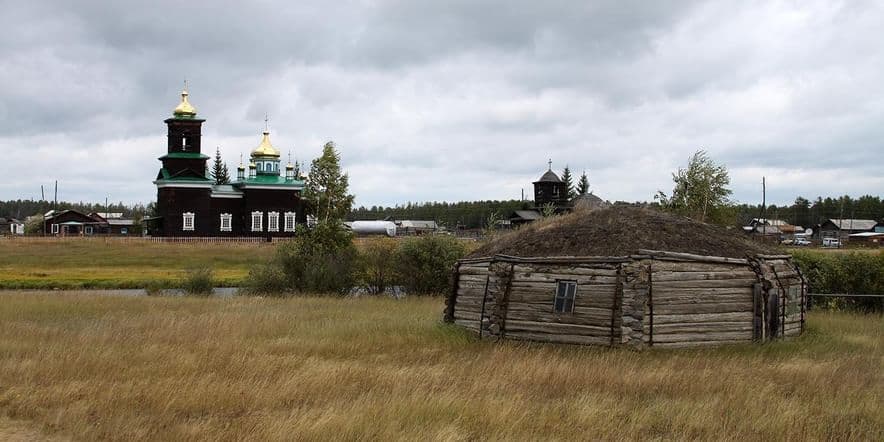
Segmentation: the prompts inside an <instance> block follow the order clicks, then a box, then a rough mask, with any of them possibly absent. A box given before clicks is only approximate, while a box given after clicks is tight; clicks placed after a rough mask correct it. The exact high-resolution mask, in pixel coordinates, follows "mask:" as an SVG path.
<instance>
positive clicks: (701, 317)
mask: <svg viewBox="0 0 884 442" xmlns="http://www.w3.org/2000/svg"><path fill="white" fill-rule="evenodd" d="M752 316H753V313H752V311H748V312H733V313H695V314H668V315H658V314H657V312H654V326H655V327H656V326H657V325H658V324H672V323H685V322H731V321H746V322H749V323H751V322H752Z"/></svg>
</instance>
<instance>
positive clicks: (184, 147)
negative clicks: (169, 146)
mask: <svg viewBox="0 0 884 442" xmlns="http://www.w3.org/2000/svg"><path fill="white" fill-rule="evenodd" d="M181 151H182V152H187V137H181Z"/></svg>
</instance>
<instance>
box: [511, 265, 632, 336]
mask: <svg viewBox="0 0 884 442" xmlns="http://www.w3.org/2000/svg"><path fill="white" fill-rule="evenodd" d="M511 266H512V267H511V268H512V279H511V281H509V293H508V297H507V300H506V301H507V302H506V312H505V317H506V320H505V323H504V324H503V326H502V329H501V330H503V335H504V336H506V337H508V338H515V339H524V340H535V341H546V342H562V343H569V344H600V345H611V344H612V343H617V342H619V327H620V317H619V316H620V315H619V313H617V312H619V308H618V304H619V300H618V294H619V292H620V287H619V278H620V275H619V272H618V270H619V268H620V264H619V263H611V264H605V263H580V264H578V263H575V264H568V263H563V264H559V263H514V264H512V265H511ZM560 280H567V281H576V282H577V291H576V294H575V297H574V311H573V313H556V312H555V308H554V301H555V295H556V289H557V283H558V281H560Z"/></svg>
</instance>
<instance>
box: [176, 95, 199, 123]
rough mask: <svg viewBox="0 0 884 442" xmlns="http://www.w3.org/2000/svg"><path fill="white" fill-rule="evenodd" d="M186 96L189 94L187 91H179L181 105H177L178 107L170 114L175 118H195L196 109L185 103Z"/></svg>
mask: <svg viewBox="0 0 884 442" xmlns="http://www.w3.org/2000/svg"><path fill="white" fill-rule="evenodd" d="M188 95H189V94H188V93H187V89H184V90H183V91H181V103H178V107H176V108H175V110H174V111H172V114H173V115H175V116H176V117H194V116H196V108H195V107H193V105H191V104H190V103H189V102H188V101H187V96H188Z"/></svg>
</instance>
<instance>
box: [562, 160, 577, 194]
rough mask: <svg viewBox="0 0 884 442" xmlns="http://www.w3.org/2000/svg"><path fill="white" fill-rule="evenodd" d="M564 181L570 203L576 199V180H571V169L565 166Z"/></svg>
mask: <svg viewBox="0 0 884 442" xmlns="http://www.w3.org/2000/svg"><path fill="white" fill-rule="evenodd" d="M562 181H563V182H564V183H565V189H566V191H567V192H568V201H570V200H572V199H574V197H575V196H577V195H576V193H575V192H574V179H573V178H571V169H570V168H569V167H568V166H567V165H565V170H564V171H562Z"/></svg>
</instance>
